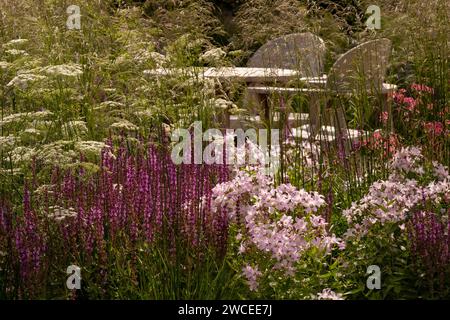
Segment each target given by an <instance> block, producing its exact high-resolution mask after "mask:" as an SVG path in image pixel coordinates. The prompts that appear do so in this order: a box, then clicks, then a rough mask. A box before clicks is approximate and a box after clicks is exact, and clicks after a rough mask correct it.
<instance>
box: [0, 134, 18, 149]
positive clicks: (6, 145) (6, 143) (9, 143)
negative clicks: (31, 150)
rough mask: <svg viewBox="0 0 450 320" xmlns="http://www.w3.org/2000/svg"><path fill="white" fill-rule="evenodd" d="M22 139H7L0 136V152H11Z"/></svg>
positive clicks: (11, 136) (10, 136)
mask: <svg viewBox="0 0 450 320" xmlns="http://www.w3.org/2000/svg"><path fill="white" fill-rule="evenodd" d="M19 140H20V139H19V138H18V137H16V136H13V135H9V136H6V137H1V136H0V151H9V150H11V149H12V148H13V147H14V145H15V144H16V143H17V142H18V141H19Z"/></svg>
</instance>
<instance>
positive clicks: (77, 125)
mask: <svg viewBox="0 0 450 320" xmlns="http://www.w3.org/2000/svg"><path fill="white" fill-rule="evenodd" d="M63 132H64V134H65V135H66V136H70V135H72V134H75V135H84V134H86V133H87V132H88V128H87V125H86V122H84V121H77V120H74V121H69V122H67V123H65V124H64V126H63Z"/></svg>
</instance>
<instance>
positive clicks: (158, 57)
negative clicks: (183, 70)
mask: <svg viewBox="0 0 450 320" xmlns="http://www.w3.org/2000/svg"><path fill="white" fill-rule="evenodd" d="M150 59H151V60H153V61H154V62H155V63H156V66H157V67H158V68H161V67H162V66H163V65H164V63H166V62H167V58H166V56H165V55H162V54H161V53H159V52H151V53H150Z"/></svg>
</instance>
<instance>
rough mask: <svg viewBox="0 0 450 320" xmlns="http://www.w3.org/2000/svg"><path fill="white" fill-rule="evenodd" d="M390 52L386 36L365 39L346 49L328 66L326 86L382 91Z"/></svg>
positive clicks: (329, 87) (342, 89) (345, 89)
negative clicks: (330, 66)
mask: <svg viewBox="0 0 450 320" xmlns="http://www.w3.org/2000/svg"><path fill="white" fill-rule="evenodd" d="M390 53H391V41H390V40H389V39H377V40H371V41H367V42H364V43H362V44H360V45H358V46H357V47H355V48H353V49H351V50H349V51H347V52H346V53H345V54H344V55H342V56H341V57H340V58H339V59H337V60H336V62H335V63H334V65H333V67H332V68H331V70H330V72H329V74H328V79H327V87H328V89H330V90H333V91H337V92H349V91H354V90H362V89H365V90H366V91H372V92H381V87H382V85H383V81H384V77H385V74H386V70H387V67H388V62H389V56H390Z"/></svg>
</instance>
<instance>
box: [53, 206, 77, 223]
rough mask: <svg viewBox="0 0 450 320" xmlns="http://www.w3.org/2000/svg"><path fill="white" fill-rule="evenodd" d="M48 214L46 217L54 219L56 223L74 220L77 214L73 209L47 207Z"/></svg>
mask: <svg viewBox="0 0 450 320" xmlns="http://www.w3.org/2000/svg"><path fill="white" fill-rule="evenodd" d="M49 210H50V212H49V213H48V217H49V218H50V219H54V220H55V221H57V222H60V221H63V220H65V219H67V218H74V217H76V216H77V212H76V211H75V209H74V208H72V207H69V208H63V207H60V206H51V207H49Z"/></svg>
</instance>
